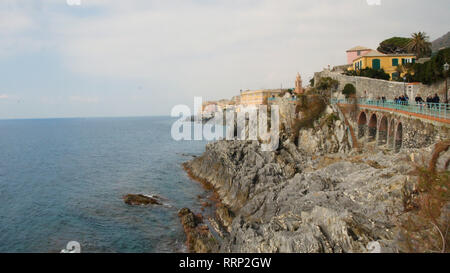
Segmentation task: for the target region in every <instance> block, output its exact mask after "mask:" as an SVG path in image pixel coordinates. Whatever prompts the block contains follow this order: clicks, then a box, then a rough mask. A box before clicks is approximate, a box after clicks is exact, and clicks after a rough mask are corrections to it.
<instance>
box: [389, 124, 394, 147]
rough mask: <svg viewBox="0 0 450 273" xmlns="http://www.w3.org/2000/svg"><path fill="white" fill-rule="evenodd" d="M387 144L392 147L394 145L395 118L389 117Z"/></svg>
mask: <svg viewBox="0 0 450 273" xmlns="http://www.w3.org/2000/svg"><path fill="white" fill-rule="evenodd" d="M388 146H389V148H390V149H393V148H394V146H395V119H394V118H391V121H390V122H389V134H388Z"/></svg>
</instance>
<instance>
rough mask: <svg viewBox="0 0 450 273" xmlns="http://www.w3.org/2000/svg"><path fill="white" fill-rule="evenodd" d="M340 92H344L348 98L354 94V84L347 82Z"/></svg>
mask: <svg viewBox="0 0 450 273" xmlns="http://www.w3.org/2000/svg"><path fill="white" fill-rule="evenodd" d="M342 94H344V95H345V97H346V98H349V97H351V96H353V95H355V94H356V88H355V86H354V85H353V84H351V83H347V84H346V85H345V86H344V90H342Z"/></svg>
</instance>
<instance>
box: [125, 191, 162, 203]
mask: <svg viewBox="0 0 450 273" xmlns="http://www.w3.org/2000/svg"><path fill="white" fill-rule="evenodd" d="M122 198H123V201H124V202H125V204H128V205H132V206H138V205H162V203H161V202H160V201H159V200H158V199H159V198H158V196H155V197H150V196H145V195H143V194H127V195H124V196H123V197H122Z"/></svg>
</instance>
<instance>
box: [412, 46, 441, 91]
mask: <svg viewBox="0 0 450 273" xmlns="http://www.w3.org/2000/svg"><path fill="white" fill-rule="evenodd" d="M445 63H450V48H446V49H443V50H440V51H439V52H438V53H437V54H436V55H435V56H433V57H432V58H431V60H429V61H427V62H425V63H423V64H420V63H416V64H414V65H413V66H412V70H413V71H414V73H410V74H411V75H410V76H408V75H407V77H410V78H411V81H416V82H421V83H423V84H432V83H434V82H437V81H440V80H444V79H445V73H444V69H443V66H444V64H445Z"/></svg>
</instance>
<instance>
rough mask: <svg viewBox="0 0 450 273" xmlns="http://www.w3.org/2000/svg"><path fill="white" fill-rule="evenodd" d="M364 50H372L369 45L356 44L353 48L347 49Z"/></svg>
mask: <svg viewBox="0 0 450 273" xmlns="http://www.w3.org/2000/svg"><path fill="white" fill-rule="evenodd" d="M362 50H371V49H370V48H368V47H365V46H355V47H353V48H350V49H349V50H347V52H351V51H362Z"/></svg>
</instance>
